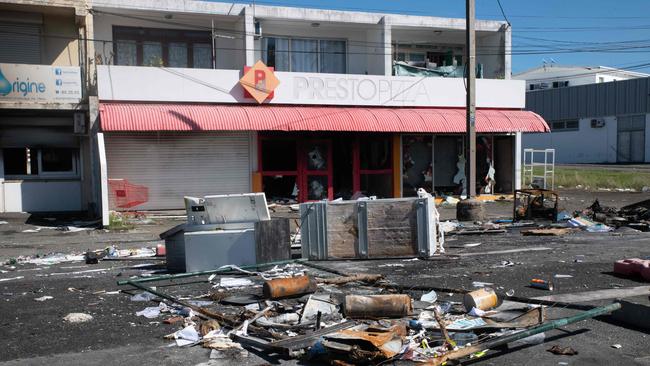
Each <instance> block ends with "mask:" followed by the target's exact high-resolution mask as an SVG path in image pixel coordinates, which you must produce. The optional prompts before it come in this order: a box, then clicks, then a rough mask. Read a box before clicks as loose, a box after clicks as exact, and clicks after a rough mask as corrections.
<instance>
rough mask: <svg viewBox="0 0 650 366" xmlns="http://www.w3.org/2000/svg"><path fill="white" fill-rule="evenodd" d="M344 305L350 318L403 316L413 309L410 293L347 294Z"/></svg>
mask: <svg viewBox="0 0 650 366" xmlns="http://www.w3.org/2000/svg"><path fill="white" fill-rule="evenodd" d="M344 305H345V307H344V310H345V316H346V317H348V318H401V317H405V316H408V315H409V313H411V312H412V311H413V305H412V304H411V297H410V296H409V295H367V296H362V295H347V296H346V297H345V304H344Z"/></svg>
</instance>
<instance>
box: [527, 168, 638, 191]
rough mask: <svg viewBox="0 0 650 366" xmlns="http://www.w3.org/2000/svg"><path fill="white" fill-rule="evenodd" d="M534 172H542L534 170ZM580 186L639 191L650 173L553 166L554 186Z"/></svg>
mask: <svg viewBox="0 0 650 366" xmlns="http://www.w3.org/2000/svg"><path fill="white" fill-rule="evenodd" d="M535 173H536V174H540V175H541V174H542V173H541V172H538V171H535ZM578 185H580V186H582V187H583V188H587V189H597V188H611V189H616V188H632V189H635V190H637V191H640V190H641V189H642V188H643V187H644V186H650V173H646V172H640V171H632V170H614V169H611V170H610V169H604V168H594V169H584V168H582V169H576V168H565V167H557V166H556V167H555V187H556V188H557V187H558V186H562V187H564V188H575V187H576V186H578Z"/></svg>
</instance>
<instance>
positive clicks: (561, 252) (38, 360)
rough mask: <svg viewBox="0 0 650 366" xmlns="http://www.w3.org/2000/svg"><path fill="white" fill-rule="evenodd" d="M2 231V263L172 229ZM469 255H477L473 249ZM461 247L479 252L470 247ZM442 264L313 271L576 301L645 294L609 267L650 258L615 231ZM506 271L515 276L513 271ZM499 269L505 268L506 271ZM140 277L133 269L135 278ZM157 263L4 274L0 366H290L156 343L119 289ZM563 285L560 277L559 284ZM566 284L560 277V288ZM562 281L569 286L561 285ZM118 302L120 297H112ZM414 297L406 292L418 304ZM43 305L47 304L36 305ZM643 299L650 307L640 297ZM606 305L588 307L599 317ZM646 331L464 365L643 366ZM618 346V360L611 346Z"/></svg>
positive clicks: (573, 199)
mask: <svg viewBox="0 0 650 366" xmlns="http://www.w3.org/2000/svg"><path fill="white" fill-rule="evenodd" d="M562 196H563V199H562V201H561V204H562V206H563V207H565V208H566V209H567V210H569V211H572V210H576V209H579V208H584V207H587V206H589V205H590V204H591V202H592V201H593V199H595V198H599V199H600V201H601V204H603V205H608V206H622V205H625V204H629V203H632V202H636V201H640V200H642V199H648V198H650V195H647V194H641V193H617V192H598V193H596V194H593V193H590V192H584V191H566V192H563V193H562ZM511 204H512V203H511V202H510V203H508V202H496V203H489V204H488V206H487V207H488V210H489V212H490V216H491V217H507V216H508V215H510V212H511V210H512V207H511ZM440 211H441V214H442V216H443V218H451V217H453V215H454V209H453V208H441V209H440ZM7 221H9V223H7V224H4V225H0V258H1V260H2V261H3V262H4V261H5V260H8V259H10V258H15V257H17V256H18V255H20V254H24V255H34V254H44V253H50V252H66V253H80V252H82V251H84V250H86V249H88V248H90V249H96V248H103V247H105V246H107V245H118V246H119V247H121V248H139V247H141V246H152V245H155V244H156V243H158V242H160V241H159V240H158V239H157V234H158V233H160V232H161V231H163V230H164V229H166V228H169V227H171V226H174V225H176V224H178V223H179V221H178V220H169V219H154V221H153V222H150V223H149V224H147V225H139V226H138V227H136V229H135V230H131V231H128V232H110V231H103V230H93V231H80V232H63V231H59V230H56V229H41V230H40V231H39V232H23V230H29V229H30V228H33V226H32V225H26V224H25V223H24V221H25V218H21V217H12V218H9V219H8V220H7ZM476 243H480V244H478V245H476ZM466 244H475V245H473V246H471V247H466V246H465V245H466ZM446 247H447V254H448V255H447V256H446V257H444V258H438V259H434V260H410V261H405V260H403V259H392V260H368V261H330V262H321V263H320V264H321V265H325V266H328V267H330V268H333V269H337V270H342V271H346V272H354V273H381V274H384V275H385V277H386V278H387V279H389V280H390V281H392V282H394V283H396V284H401V285H404V286H406V287H408V286H411V285H430V286H435V287H447V288H465V289H471V288H473V287H472V282H474V281H481V282H488V283H492V284H493V287H495V288H497V289H499V290H503V291H507V290H514V292H515V295H516V296H523V297H535V296H545V295H549V292H548V291H544V290H538V289H533V288H530V287H528V283H529V281H530V279H531V278H534V277H536V278H548V279H551V280H553V281H554V282H555V283H556V284H557V288H556V290H555V291H554V293H557V294H566V293H582V292H589V291H594V290H603V289H617V288H631V287H635V286H640V285H644V284H645V285H647V283H644V282H641V281H639V280H635V279H628V278H621V277H617V276H614V275H613V274H612V272H611V271H612V266H613V262H614V261H615V260H617V259H621V258H630V257H640V258H644V257H650V233H642V232H632V231H629V230H622V231H619V232H612V233H583V232H580V233H572V234H569V235H565V236H562V237H533V236H523V235H521V233H520V232H519V230H512V231H510V232H508V233H506V234H489V235H464V236H451V237H448V238H447V243H446ZM509 263H512V264H509ZM504 264H506V265H504ZM134 266H137V267H134ZM160 267H161V261H159V260H154V259H151V260H149V259H146V260H137V261H100V262H99V264H95V265H92V264H85V263H84V262H83V261H76V262H65V263H60V264H55V265H34V264H25V265H20V264H19V265H3V266H0V270H1V271H2V272H0V301H2V307H1V309H2V311H0V334H2V337H0V339H2V341H1V342H2V350H3V351H2V352H0V365H41V364H49V365H71V364H83V365H107V364H125V365H135V364H137V365H160V364H164V365H198V364H205V365H218V364H230V365H235V364H237V365H261V364H296V363H299V362H298V361H295V360H278V359H275V358H272V357H269V356H267V355H265V354H264V353H261V352H258V353H250V354H249V357H247V358H242V359H237V360H221V361H217V360H213V361H209V350H206V349H203V348H200V347H190V348H179V347H175V346H173V342H171V341H169V340H165V339H163V336H164V335H166V334H169V333H172V332H174V331H175V330H177V327H176V326H173V325H168V324H162V323H161V322H160V320H158V319H147V318H144V317H141V316H136V315H135V313H136V312H137V311H140V310H142V309H143V308H144V307H146V306H151V304H147V303H142V302H134V301H131V300H130V295H129V292H131V293H132V291H130V289H128V288H124V287H120V286H117V284H116V281H117V280H120V279H125V278H129V277H130V276H140V275H142V274H143V273H145V272H152V271H156V270H159V269H160ZM557 275H564V276H559V277H558V276H557ZM567 275H568V276H567ZM569 276H570V277H569ZM199 280H200V281H187V282H188V284H186V285H182V286H176V285H175V286H163V285H164V284H160V287H159V289H161V290H163V291H165V292H169V293H171V294H174V295H175V296H179V295H191V294H193V295H199V294H202V293H206V292H208V291H209V290H210V286H209V284H207V282H205V278H199ZM117 290H120V291H121V292H120V293H115V291H117ZM421 293H422V292H417V291H412V292H411V294H412V295H413V296H414V297H417V296H419V295H420V294H421ZM42 296H52V299H49V300H45V301H36V300H35V299H36V298H40V297H42ZM438 296H439V297H440V298H442V299H449V300H451V301H460V298H459V297H458V295H451V296H450V295H448V294H445V293H440V294H438ZM646 296H647V295H646ZM612 301H613V300H612V299H606V300H597V301H592V302H589V303H588V304H590V305H604V304H608V303H611V302H612ZM577 311H579V310H575V309H570V308H567V307H563V306H555V307H552V308H551V309H549V313H548V316H549V317H550V318H559V317H564V316H567V315H571V314H575V313H576V312H577ZM71 312H82V313H87V314H90V315H92V316H93V320H92V321H90V322H86V323H80V324H70V323H67V322H65V321H64V320H63V317H64V316H65V315H66V314H68V313H71ZM648 334H649V333H648V331H645V330H641V329H635V328H634V327H630V326H627V325H623V324H618V323H616V322H613V321H612V320H611V319H609V318H608V317H600V318H598V319H590V320H585V321H581V322H578V323H575V324H572V325H568V326H565V327H562V328H560V329H558V330H554V331H550V332H546V340H545V342H544V343H542V344H537V345H532V346H524V347H519V348H517V349H512V350H493V351H491V352H489V353H488V355H487V356H486V357H484V358H480V359H477V360H473V361H470V363H476V364H480V365H492V364H495V365H496V364H499V365H503V364H517V365H559V364H568V365H611V364H625V365H650V348H648V346H647V345H648V344H649V342H648V341H649V338H648ZM556 344H557V345H561V346H563V347H566V346H570V347H572V348H574V349H575V350H577V351H578V354H577V355H575V356H558V355H554V354H552V353H550V352H547V351H546V350H547V349H549V348H550V347H551V346H552V345H556ZM614 344H620V345H621V346H622V347H621V348H619V349H616V348H613V347H612V345H614Z"/></svg>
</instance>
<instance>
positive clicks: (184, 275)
mask: <svg viewBox="0 0 650 366" xmlns="http://www.w3.org/2000/svg"><path fill="white" fill-rule="evenodd" d="M303 261H306V259H290V260H286V261H277V262H269V263H262V264H252V265H248V266H237V268H241V269H246V270H248V269H256V268H259V267H265V266H275V265H282V264H289V263H300V262H303ZM231 270H232V268H230V267H228V268H220V269H213V270H210V271H197V272H187V273H178V274H173V275H162V276H153V277H143V278H134V279H129V280H123V281H117V284H118V285H119V286H124V285H133V284H134V283H144V282H157V281H164V280H175V279H179V278H187V277H197V276H203V275H210V274H217V273H223V272H228V271H231Z"/></svg>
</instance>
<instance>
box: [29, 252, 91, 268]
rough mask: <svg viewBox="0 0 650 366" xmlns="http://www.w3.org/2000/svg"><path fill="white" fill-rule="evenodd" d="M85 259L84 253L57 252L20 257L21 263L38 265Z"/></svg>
mask: <svg viewBox="0 0 650 366" xmlns="http://www.w3.org/2000/svg"><path fill="white" fill-rule="evenodd" d="M83 260H85V258H84V256H83V254H79V255H74V254H63V253H56V254H52V255H48V256H45V257H40V258H27V259H24V260H23V259H20V258H19V259H18V262H20V263H29V264H36V265H44V266H51V265H53V264H59V263H64V262H77V261H83Z"/></svg>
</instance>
